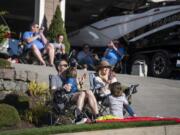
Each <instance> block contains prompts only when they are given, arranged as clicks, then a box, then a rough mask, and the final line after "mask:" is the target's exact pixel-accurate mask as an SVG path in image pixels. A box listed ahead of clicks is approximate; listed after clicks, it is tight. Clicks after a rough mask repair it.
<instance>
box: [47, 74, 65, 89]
mask: <svg viewBox="0 0 180 135" xmlns="http://www.w3.org/2000/svg"><path fill="white" fill-rule="evenodd" d="M62 86H63V81H62V78H61V77H60V76H59V75H51V76H50V89H51V90H59V89H60V88H62Z"/></svg>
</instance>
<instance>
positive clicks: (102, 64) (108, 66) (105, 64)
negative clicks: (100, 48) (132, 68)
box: [97, 60, 111, 70]
mask: <svg viewBox="0 0 180 135" xmlns="http://www.w3.org/2000/svg"><path fill="white" fill-rule="evenodd" d="M104 67H106V68H111V65H110V64H109V62H108V61H106V60H102V61H101V62H100V63H99V65H97V70H99V69H101V68H104Z"/></svg>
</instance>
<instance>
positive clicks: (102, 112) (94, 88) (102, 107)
mask: <svg viewBox="0 0 180 135" xmlns="http://www.w3.org/2000/svg"><path fill="white" fill-rule="evenodd" d="M95 77H96V75H95V73H94V72H90V73H89V81H90V90H92V92H93V93H94V95H95V97H96V100H97V103H98V107H99V114H100V115H106V114H109V107H108V106H106V105H105V104H103V100H104V99H105V98H106V97H105V96H104V97H100V95H99V94H98V89H100V88H102V86H101V85H100V84H95Z"/></svg>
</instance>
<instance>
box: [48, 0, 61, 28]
mask: <svg viewBox="0 0 180 135" xmlns="http://www.w3.org/2000/svg"><path fill="white" fill-rule="evenodd" d="M59 3H60V0H46V3H45V19H46V20H45V21H46V22H45V23H46V25H47V27H49V25H50V24H51V20H52V18H53V15H54V13H55V11H56V7H57V5H59Z"/></svg>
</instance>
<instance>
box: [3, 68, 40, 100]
mask: <svg viewBox="0 0 180 135" xmlns="http://www.w3.org/2000/svg"><path fill="white" fill-rule="evenodd" d="M37 80H38V73H36V72H32V71H17V70H15V69H14V68H6V69H4V68H3V69H0V99H2V98H3V97H4V96H5V95H6V94H7V93H9V92H12V91H16V92H23V93H25V92H26V91H27V90H28V83H29V82H31V81H37Z"/></svg>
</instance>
